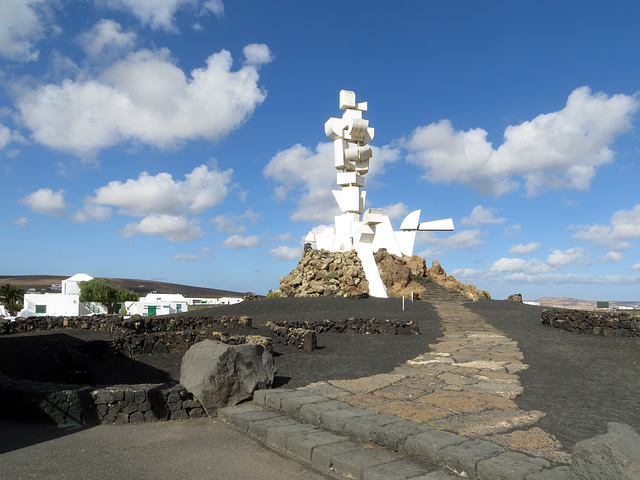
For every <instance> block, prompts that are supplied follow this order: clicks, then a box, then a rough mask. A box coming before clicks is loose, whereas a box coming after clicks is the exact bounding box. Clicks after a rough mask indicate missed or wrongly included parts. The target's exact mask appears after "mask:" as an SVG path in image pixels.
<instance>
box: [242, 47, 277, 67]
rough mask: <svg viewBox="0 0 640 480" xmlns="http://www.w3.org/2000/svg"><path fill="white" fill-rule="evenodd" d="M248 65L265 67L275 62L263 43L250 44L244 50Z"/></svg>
mask: <svg viewBox="0 0 640 480" xmlns="http://www.w3.org/2000/svg"><path fill="white" fill-rule="evenodd" d="M242 53H243V54H244V58H245V64H246V65H264V64H265V63H269V62H271V61H273V55H272V54H271V50H269V47H267V46H266V45H265V44H263V43H250V44H249V45H247V46H246V47H244V49H243V50H242Z"/></svg>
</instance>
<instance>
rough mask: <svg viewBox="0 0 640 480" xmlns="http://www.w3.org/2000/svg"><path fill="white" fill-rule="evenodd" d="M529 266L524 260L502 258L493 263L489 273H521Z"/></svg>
mask: <svg viewBox="0 0 640 480" xmlns="http://www.w3.org/2000/svg"><path fill="white" fill-rule="evenodd" d="M526 264H527V261H526V260H523V259H522V258H504V257H503V258H501V259H499V260H496V261H495V262H493V265H491V268H489V271H491V272H494V273H505V272H519V271H521V270H522V269H523V268H524V267H525V265H526Z"/></svg>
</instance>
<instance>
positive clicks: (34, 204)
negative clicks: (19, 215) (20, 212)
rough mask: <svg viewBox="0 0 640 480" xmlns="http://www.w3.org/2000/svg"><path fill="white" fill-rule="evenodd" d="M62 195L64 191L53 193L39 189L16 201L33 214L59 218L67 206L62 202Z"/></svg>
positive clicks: (46, 189)
mask: <svg viewBox="0 0 640 480" xmlns="http://www.w3.org/2000/svg"><path fill="white" fill-rule="evenodd" d="M64 194H65V191H64V190H58V191H57V192H54V191H53V190H51V189H50V188H41V189H40V190H37V191H35V192H33V193H30V194H29V195H27V196H26V197H24V198H22V199H20V200H18V202H19V203H22V204H24V205H27V206H28V207H29V209H30V210H33V211H34V212H38V213H44V214H45V215H51V216H53V217H59V216H61V215H62V213H63V211H64V210H65V209H66V208H67V204H66V203H65V201H64Z"/></svg>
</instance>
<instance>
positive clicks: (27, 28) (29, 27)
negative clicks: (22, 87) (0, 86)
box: [0, 0, 45, 61]
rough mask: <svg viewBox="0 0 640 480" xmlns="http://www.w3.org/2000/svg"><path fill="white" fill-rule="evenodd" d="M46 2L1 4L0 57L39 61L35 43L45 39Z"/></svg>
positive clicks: (5, 0)
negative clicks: (44, 15)
mask: <svg viewBox="0 0 640 480" xmlns="http://www.w3.org/2000/svg"><path fill="white" fill-rule="evenodd" d="M44 10H45V0H2V1H1V2H0V55H2V56H4V57H7V58H9V59H12V60H21V61H32V60H37V59H38V50H37V49H36V48H35V43H36V42H37V41H38V40H39V39H41V38H42V37H44V34H45V26H44V24H43V23H44V22H43V11H44Z"/></svg>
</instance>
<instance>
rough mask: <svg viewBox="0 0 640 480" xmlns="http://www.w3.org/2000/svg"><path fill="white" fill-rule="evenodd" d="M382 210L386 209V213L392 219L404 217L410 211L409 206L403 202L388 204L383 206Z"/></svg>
mask: <svg viewBox="0 0 640 480" xmlns="http://www.w3.org/2000/svg"><path fill="white" fill-rule="evenodd" d="M382 210H384V214H385V215H388V216H389V218H390V219H392V220H393V219H397V218H402V219H404V217H406V216H407V214H408V213H409V207H407V206H406V205H405V204H404V203H402V202H398V203H394V204H393V205H387V206H386V207H382Z"/></svg>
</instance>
